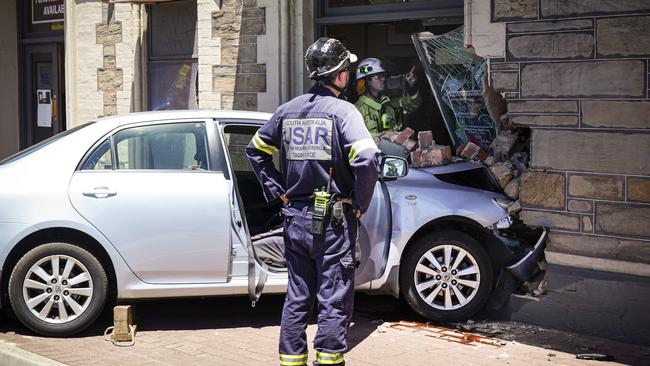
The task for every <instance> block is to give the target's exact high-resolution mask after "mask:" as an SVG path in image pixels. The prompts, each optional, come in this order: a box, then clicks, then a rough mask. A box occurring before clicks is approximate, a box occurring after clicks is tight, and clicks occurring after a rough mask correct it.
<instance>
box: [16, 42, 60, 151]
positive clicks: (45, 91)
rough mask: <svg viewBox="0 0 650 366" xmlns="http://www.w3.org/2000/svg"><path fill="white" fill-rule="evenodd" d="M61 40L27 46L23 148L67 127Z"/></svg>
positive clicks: (25, 51) (25, 57) (25, 55)
mask: <svg viewBox="0 0 650 366" xmlns="http://www.w3.org/2000/svg"><path fill="white" fill-rule="evenodd" d="M59 48H62V47H59V44H58V43H50V44H39V45H27V46H25V47H24V64H23V65H24V70H25V76H24V81H25V82H24V83H23V98H24V99H23V100H24V102H23V103H22V105H23V109H24V113H23V120H22V125H23V126H22V136H23V137H22V139H21V140H22V141H21V143H22V144H23V146H22V148H25V147H28V146H31V145H34V144H36V143H38V142H40V141H43V140H45V139H47V138H48V137H50V136H53V135H55V134H57V133H59V132H61V131H62V130H63V129H65V123H64V118H65V117H64V116H65V113H63V108H62V105H63V90H64V85H63V71H62V69H61V66H62V65H63V62H62V61H63V60H62V54H61V53H60V52H59Z"/></svg>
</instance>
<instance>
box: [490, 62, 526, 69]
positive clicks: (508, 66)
mask: <svg viewBox="0 0 650 366" xmlns="http://www.w3.org/2000/svg"><path fill="white" fill-rule="evenodd" d="M490 70H509V71H519V64H518V63H516V62H513V63H508V62H490Z"/></svg>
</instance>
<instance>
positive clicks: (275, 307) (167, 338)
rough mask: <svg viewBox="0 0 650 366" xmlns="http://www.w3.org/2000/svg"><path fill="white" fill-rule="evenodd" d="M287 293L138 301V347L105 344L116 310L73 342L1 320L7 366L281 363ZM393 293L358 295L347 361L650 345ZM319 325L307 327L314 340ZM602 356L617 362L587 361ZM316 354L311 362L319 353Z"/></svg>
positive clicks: (560, 361)
mask: <svg viewBox="0 0 650 366" xmlns="http://www.w3.org/2000/svg"><path fill="white" fill-rule="evenodd" d="M282 299H283V298H282V296H264V297H263V298H262V301H261V302H260V303H259V304H258V306H257V307H256V308H255V309H251V308H250V306H249V303H248V301H247V299H246V298H236V299H184V300H165V301H151V302H145V303H139V304H137V305H136V309H135V317H136V323H137V325H138V329H139V332H138V333H137V335H136V342H135V345H134V346H132V347H117V346H114V345H113V344H111V342H107V341H105V340H104V336H103V334H104V330H105V329H106V327H108V326H110V325H111V321H112V320H111V311H106V312H104V314H103V315H102V317H101V318H100V319H99V321H98V322H97V324H96V325H95V326H93V327H92V328H91V329H89V330H87V331H85V332H83V333H82V334H80V335H78V336H75V337H70V338H44V337H40V336H36V335H34V334H33V333H31V332H29V331H28V330H26V329H25V328H23V327H22V326H20V325H19V324H18V323H17V322H16V321H15V320H11V319H3V321H2V323H1V325H0V365H3V366H5V365H7V366H12V365H61V364H67V365H111V366H114V365H277V338H278V333H279V330H280V327H279V320H280V319H279V318H280V310H281V308H282ZM396 303H397V302H396V301H395V300H394V299H392V298H390V297H384V296H381V297H377V296H366V295H362V294H358V295H357V298H356V311H355V314H354V317H353V325H352V327H351V329H350V335H349V343H350V348H351V350H350V352H349V353H348V354H347V356H346V364H347V365H353V366H354V365H440V364H444V363H447V364H453V365H552V364H556V365H614V364H628V365H643V364H650V349H648V347H642V346H637V345H630V344H623V343H618V342H613V341H608V340H604V339H599V338H593V337H586V336H580V335H576V334H571V333H567V332H561V331H556V330H552V329H545V328H540V327H538V326H532V325H527V324H522V323H516V322H493V321H485V320H480V318H477V320H476V321H474V322H465V323H461V324H455V325H444V326H442V325H432V324H426V323H423V322H422V319H419V318H417V316H415V315H413V314H412V313H411V312H410V311H408V310H404V309H403V308H401V307H399V306H398V305H397V304H396ZM315 331H316V326H315V325H313V324H312V325H310V326H309V328H308V337H309V340H310V342H311V340H313V337H314V333H315ZM578 353H604V354H608V355H610V356H612V357H613V361H609V362H602V361H600V362H599V361H586V360H579V359H577V358H576V356H575V355H576V354H578ZM314 355H315V353H314V351H313V350H310V361H311V360H313V359H314Z"/></svg>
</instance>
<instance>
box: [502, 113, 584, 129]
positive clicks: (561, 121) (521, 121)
mask: <svg viewBox="0 0 650 366" xmlns="http://www.w3.org/2000/svg"><path fill="white" fill-rule="evenodd" d="M510 120H511V121H512V123H513V124H514V125H517V126H530V127H577V126H578V116H577V115H574V116H562V115H544V114H541V115H526V114H522V115H512V116H510Z"/></svg>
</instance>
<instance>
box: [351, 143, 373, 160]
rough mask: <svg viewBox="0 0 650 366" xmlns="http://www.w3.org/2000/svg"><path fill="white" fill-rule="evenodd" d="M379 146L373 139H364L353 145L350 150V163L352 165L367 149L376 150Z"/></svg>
mask: <svg viewBox="0 0 650 366" xmlns="http://www.w3.org/2000/svg"><path fill="white" fill-rule="evenodd" d="M376 148H377V145H376V144H375V141H373V139H363V140H359V141H357V142H355V143H354V144H352V147H351V148H350V153H349V154H348V161H349V162H350V163H351V162H352V161H353V160H354V159H355V158H356V157H357V156H358V155H359V153H360V152H362V151H363V150H366V149H376Z"/></svg>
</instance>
